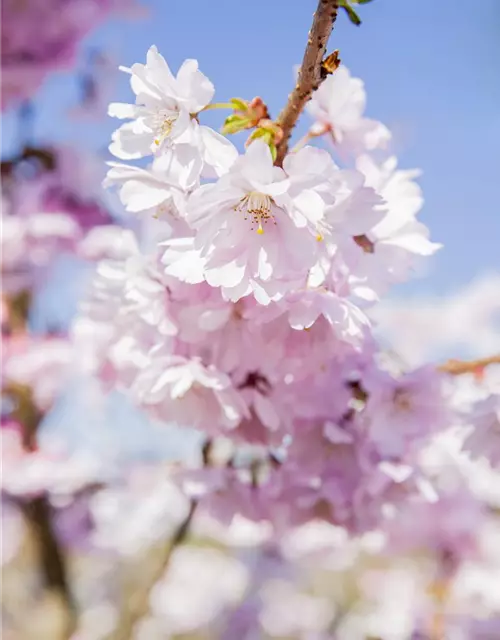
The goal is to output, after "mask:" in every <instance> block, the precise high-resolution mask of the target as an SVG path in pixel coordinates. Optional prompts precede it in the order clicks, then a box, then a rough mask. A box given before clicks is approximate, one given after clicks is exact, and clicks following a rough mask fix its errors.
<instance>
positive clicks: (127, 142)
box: [109, 121, 152, 160]
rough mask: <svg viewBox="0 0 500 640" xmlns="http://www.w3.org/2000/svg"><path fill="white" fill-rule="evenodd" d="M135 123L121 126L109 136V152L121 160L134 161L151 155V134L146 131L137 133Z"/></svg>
mask: <svg viewBox="0 0 500 640" xmlns="http://www.w3.org/2000/svg"><path fill="white" fill-rule="evenodd" d="M136 122H137V121H132V122H127V123H125V124H123V125H122V126H121V127H119V128H118V129H117V130H116V131H115V132H114V133H113V135H112V136H111V140H112V142H111V144H110V145H109V150H110V152H111V153H112V154H113V155H114V156H116V157H117V158H120V159H121V160H135V159H137V158H143V157H144V156H148V155H150V154H151V149H150V147H151V142H152V134H151V132H150V131H147V130H144V131H143V132H142V133H137V127H136V126H135V125H136Z"/></svg>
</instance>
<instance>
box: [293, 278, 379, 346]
mask: <svg viewBox="0 0 500 640" xmlns="http://www.w3.org/2000/svg"><path fill="white" fill-rule="evenodd" d="M285 305H286V307H288V321H289V322H290V326H291V327H292V328H293V329H309V328H310V327H311V326H312V325H313V324H314V323H315V322H316V321H317V319H318V317H320V316H323V317H324V318H326V320H327V322H328V323H329V324H330V325H331V326H332V327H333V329H334V331H335V333H336V334H337V336H338V338H339V339H341V340H345V341H347V342H351V343H353V344H358V345H359V344H360V342H361V341H362V339H363V337H364V332H365V331H366V330H367V329H368V327H369V322H368V319H367V317H366V316H365V315H364V313H363V312H362V311H361V310H360V309H358V307H356V305H354V304H353V303H352V302H350V301H349V300H347V299H346V298H342V297H340V296H338V295H337V294H335V293H334V292H332V291H328V290H326V289H307V290H305V291H296V292H293V293H290V294H289V295H288V296H287V297H286V299H285Z"/></svg>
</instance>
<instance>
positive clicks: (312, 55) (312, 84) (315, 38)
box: [275, 0, 338, 166]
mask: <svg viewBox="0 0 500 640" xmlns="http://www.w3.org/2000/svg"><path fill="white" fill-rule="evenodd" d="M337 10H338V0H319V2H318V8H317V9H316V13H315V14H314V19H313V23H312V26H311V30H310V31H309V37H308V40H307V46H306V50H305V53H304V59H303V60H302V65H301V67H300V71H299V76H298V79H297V84H296V86H295V89H294V90H293V91H292V93H291V94H290V95H289V97H288V102H287V104H286V106H285V108H284V109H283V111H282V112H281V113H280V114H279V116H278V119H277V121H276V123H277V124H278V125H279V126H280V127H281V128H282V130H283V139H282V140H281V142H280V143H279V144H278V147H277V151H278V153H277V157H276V162H275V164H276V165H278V166H281V165H282V163H283V159H284V157H285V155H286V153H287V151H288V141H289V139H290V136H291V134H292V129H293V128H294V126H295V123H296V122H297V120H298V118H299V116H300V114H301V113H302V110H303V109H304V106H305V104H306V102H308V100H309V99H310V98H311V95H312V92H313V91H315V90H316V89H317V88H318V87H319V85H320V84H321V82H322V81H323V80H324V78H325V77H326V76H325V74H324V73H322V71H321V69H322V66H321V63H322V61H323V57H324V55H325V52H326V45H327V43H328V38H329V37H330V34H331V32H332V29H333V24H334V22H335V19H336V18H337Z"/></svg>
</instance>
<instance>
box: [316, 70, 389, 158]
mask: <svg viewBox="0 0 500 640" xmlns="http://www.w3.org/2000/svg"><path fill="white" fill-rule="evenodd" d="M365 106H366V93H365V89H364V83H363V81H362V80H360V79H359V78H353V77H352V76H351V74H350V72H349V70H348V69H347V68H346V67H345V66H343V65H342V66H340V67H339V68H338V69H337V70H336V71H335V73H333V74H332V75H331V76H329V77H328V78H327V79H326V80H325V81H324V82H323V83H322V84H321V86H320V88H319V89H318V90H317V91H315V92H314V94H313V97H312V99H311V101H310V102H309V103H308V105H307V109H308V111H309V113H310V114H311V116H312V117H313V118H314V119H315V121H316V122H315V125H314V126H313V128H312V131H313V132H314V133H315V134H316V133H321V132H324V131H329V132H331V134H332V138H333V140H334V142H335V145H336V146H337V147H338V149H339V152H340V153H341V154H345V153H349V154H358V153H360V152H362V151H364V150H367V151H372V150H373V149H377V148H380V147H385V146H386V145H387V143H388V142H389V140H390V138H391V134H390V132H389V130H388V129H387V128H386V127H385V126H384V125H383V124H382V123H380V122H377V121H376V120H370V119H368V118H365V117H364V116H363V113H364V110H365Z"/></svg>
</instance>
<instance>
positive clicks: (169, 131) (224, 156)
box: [109, 46, 237, 175]
mask: <svg viewBox="0 0 500 640" xmlns="http://www.w3.org/2000/svg"><path fill="white" fill-rule="evenodd" d="M122 70H123V71H126V72H127V73H130V74H131V79H130V82H131V87H132V90H133V91H134V93H135V94H136V96H137V98H136V105H129V104H121V103H112V104H111V105H110V107H109V115H110V116H113V117H116V118H120V119H131V122H128V123H125V124H123V125H122V126H121V127H120V128H119V129H117V130H116V131H115V133H114V134H113V142H112V144H111V146H110V151H111V153H113V155H115V156H117V157H118V158H121V159H124V160H126V159H134V158H142V157H143V156H147V155H149V154H151V153H157V152H158V151H162V150H163V149H164V147H165V146H173V147H175V148H176V153H177V151H178V150H177V145H178V144H184V145H189V146H190V147H191V151H192V154H193V155H196V153H199V154H201V157H202V159H203V162H204V163H205V165H207V167H209V168H211V169H212V171H215V174H216V175H221V174H222V173H225V171H227V169H228V168H229V167H230V166H231V164H232V163H233V161H234V160H235V158H236V155H237V153H236V149H235V148H234V147H233V145H232V144H231V142H229V140H227V139H226V138H224V137H223V136H221V135H219V134H218V133H216V132H215V131H213V130H212V129H210V128H209V127H206V126H203V125H199V124H198V121H197V118H196V116H197V114H198V113H199V112H200V111H202V110H203V109H204V108H205V107H206V106H207V105H208V104H209V103H210V100H211V99H212V96H213V94H214V91H215V90H214V86H213V84H212V83H211V82H210V80H209V79H208V78H207V77H206V76H205V75H203V73H202V72H201V71H200V70H199V69H198V62H197V61H196V60H185V61H184V63H183V64H182V66H181V68H180V69H179V71H178V73H177V76H176V77H174V76H173V75H172V72H171V71H170V69H169V67H168V64H167V63H166V61H165V59H164V58H163V57H162V56H161V55H160V53H159V52H158V50H157V48H156V47H155V46H152V47H151V48H150V49H149V51H148V54H147V61H146V64H145V65H144V64H140V63H136V64H134V65H133V66H132V67H131V68H130V69H126V68H122Z"/></svg>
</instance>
